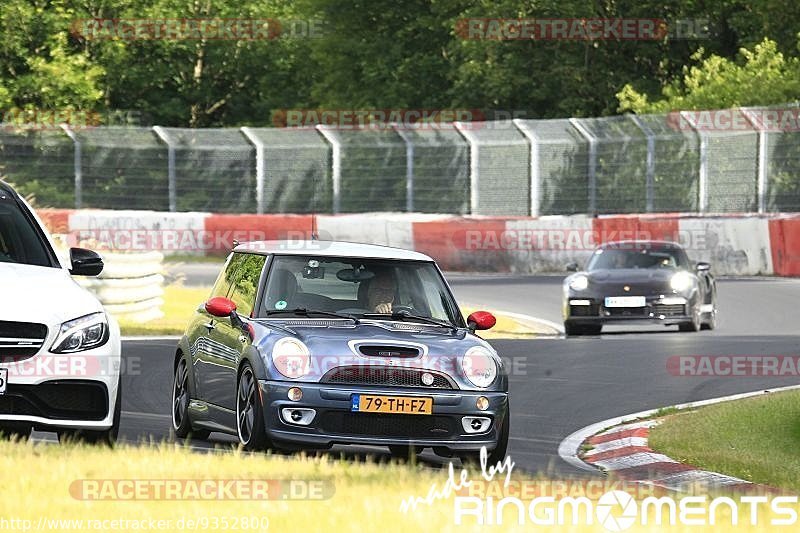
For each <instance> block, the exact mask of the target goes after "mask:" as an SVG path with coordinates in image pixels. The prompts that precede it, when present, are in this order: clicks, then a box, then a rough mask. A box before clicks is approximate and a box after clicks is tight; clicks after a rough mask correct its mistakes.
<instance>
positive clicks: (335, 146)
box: [316, 124, 342, 215]
mask: <svg viewBox="0 0 800 533" xmlns="http://www.w3.org/2000/svg"><path fill="white" fill-rule="evenodd" d="M316 128H317V131H318V132H320V133H321V134H322V136H323V137H325V140H327V141H328V142H329V143H331V158H332V161H331V188H332V189H333V190H332V193H333V206H332V211H333V214H334V215H337V214H339V210H340V208H341V205H342V204H341V188H342V143H341V142H340V141H339V138H338V137H337V136H336V135H334V134H333V133H332V132H331V131H329V130H328V129H327V128H326V126H325V125H323V124H318V125H317V126H316Z"/></svg>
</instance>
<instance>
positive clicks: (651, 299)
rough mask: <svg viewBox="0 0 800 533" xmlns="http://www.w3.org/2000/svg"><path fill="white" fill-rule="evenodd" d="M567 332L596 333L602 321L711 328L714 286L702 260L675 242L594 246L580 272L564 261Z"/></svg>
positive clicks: (712, 277) (714, 309)
mask: <svg viewBox="0 0 800 533" xmlns="http://www.w3.org/2000/svg"><path fill="white" fill-rule="evenodd" d="M567 270H568V271H571V272H573V274H571V275H569V276H567V277H566V278H565V279H564V293H563V294H564V298H563V317H564V331H565V333H566V334H567V335H597V334H599V333H600V331H601V330H602V328H603V324H618V323H660V324H664V325H666V326H669V325H677V326H678V328H679V329H680V331H698V330H700V329H713V328H714V327H715V325H716V318H717V287H716V282H715V280H714V276H713V275H712V274H711V265H709V264H708V263H703V262H698V263H692V262H690V261H689V257H688V256H687V255H686V251H685V250H684V249H683V248H682V247H681V246H680V245H679V244H677V243H674V242H664V241H619V242H609V243H605V244H603V245H601V246H600V247H598V248H597V249H596V250H595V251H594V253H592V256H591V257H590V258H589V260H588V262H587V264H586V267H585V268H584V270H580V271H579V267H578V265H577V263H570V264H569V265H567Z"/></svg>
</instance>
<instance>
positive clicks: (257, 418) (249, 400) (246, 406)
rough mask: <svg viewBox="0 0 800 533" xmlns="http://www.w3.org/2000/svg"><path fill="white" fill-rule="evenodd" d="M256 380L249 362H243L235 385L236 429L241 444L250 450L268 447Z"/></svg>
mask: <svg viewBox="0 0 800 533" xmlns="http://www.w3.org/2000/svg"><path fill="white" fill-rule="evenodd" d="M257 388H258V381H256V378H255V375H254V374H253V368H252V367H251V366H250V363H247V362H245V363H244V365H243V366H242V370H241V372H240V373H239V380H238V384H237V386H236V431H237V433H238V436H239V442H240V443H241V445H242V446H243V447H244V448H245V449H246V450H250V451H260V450H265V449H267V448H269V447H270V446H269V440H268V439H267V435H266V432H265V430H264V414H263V410H262V408H261V399H260V397H259V394H258V390H257Z"/></svg>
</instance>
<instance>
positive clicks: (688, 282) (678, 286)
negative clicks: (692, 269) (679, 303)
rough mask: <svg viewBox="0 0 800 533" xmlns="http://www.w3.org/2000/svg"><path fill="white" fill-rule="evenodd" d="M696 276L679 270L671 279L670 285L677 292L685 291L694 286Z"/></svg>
mask: <svg viewBox="0 0 800 533" xmlns="http://www.w3.org/2000/svg"><path fill="white" fill-rule="evenodd" d="M693 284H694V278H693V277H692V275H691V274H689V273H688V272H677V273H676V274H675V275H673V276H672V279H670V280H669V286H670V287H672V290H674V291H676V292H684V291H686V290H688V289H690V288H691V287H692V285H693Z"/></svg>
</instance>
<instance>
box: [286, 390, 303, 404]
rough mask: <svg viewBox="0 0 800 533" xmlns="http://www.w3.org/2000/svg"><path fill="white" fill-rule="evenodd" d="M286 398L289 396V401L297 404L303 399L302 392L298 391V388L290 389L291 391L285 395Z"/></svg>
mask: <svg viewBox="0 0 800 533" xmlns="http://www.w3.org/2000/svg"><path fill="white" fill-rule="evenodd" d="M287 396H289V399H290V400H292V401H293V402H299V401H300V400H302V399H303V391H302V390H300V388H299V387H292V388H291V389H289V393H288V394H287Z"/></svg>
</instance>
